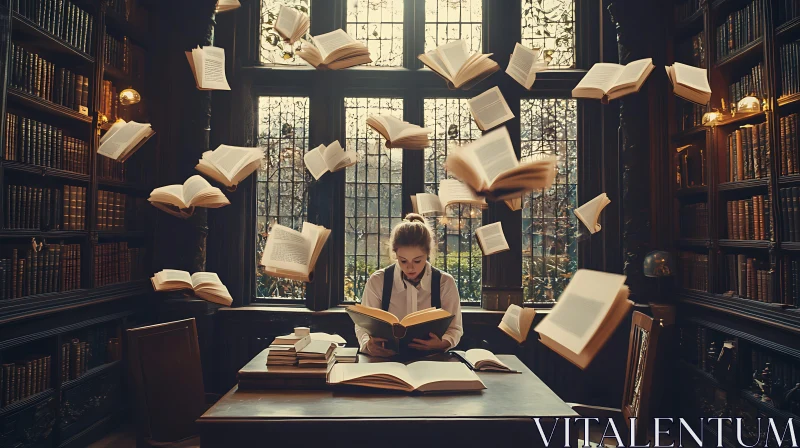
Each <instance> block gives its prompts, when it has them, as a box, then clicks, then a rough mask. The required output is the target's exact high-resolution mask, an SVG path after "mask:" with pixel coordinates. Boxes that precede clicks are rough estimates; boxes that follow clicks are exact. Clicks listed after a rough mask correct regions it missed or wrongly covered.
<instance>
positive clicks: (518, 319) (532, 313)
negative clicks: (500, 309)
mask: <svg viewBox="0 0 800 448" xmlns="http://www.w3.org/2000/svg"><path fill="white" fill-rule="evenodd" d="M534 317H536V309H535V308H523V307H521V306H519V305H514V304H511V305H509V306H508V308H507V309H506V312H505V313H504V314H503V319H502V320H501V321H500V324H499V325H498V326H497V328H499V329H500V330H501V331H502V332H503V333H505V334H507V335H508V336H510V337H511V338H512V339H514V340H515V341H517V342H518V343H520V344H522V343H523V342H525V341H526V340H527V339H528V333H529V332H530V331H531V325H533V318H534Z"/></svg>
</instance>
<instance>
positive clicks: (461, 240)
mask: <svg viewBox="0 0 800 448" xmlns="http://www.w3.org/2000/svg"><path fill="white" fill-rule="evenodd" d="M424 109H425V117H424V123H425V126H426V127H428V128H430V129H432V130H433V133H432V134H431V144H432V145H431V146H430V147H428V148H426V149H425V168H424V169H425V192H426V193H435V194H438V192H439V182H440V181H441V180H442V179H446V178H447V172H446V171H445V168H444V166H445V165H444V162H445V160H446V159H447V153H448V151H453V150H456V149H457V148H458V147H459V146H462V145H465V144H467V143H469V142H471V141H472V140H475V139H477V138H478V137H480V136H481V130H480V129H478V126H477V125H476V124H475V122H474V121H473V119H472V115H471V114H470V111H469V106H468V105H467V100H466V99H464V98H426V99H425V103H424ZM429 223H430V224H431V227H432V228H433V230H434V233H435V235H436V243H437V251H436V254H435V258H434V260H433V265H434V266H436V267H437V268H440V269H443V270H445V271H446V272H448V273H449V274H450V275H452V276H453V278H454V279H455V281H456V285H457V286H458V292H459V295H460V296H461V300H462V301H480V299H481V268H482V253H481V249H480V247H479V246H478V243H477V241H476V240H475V238H474V235H475V229H477V228H478V227H480V226H481V223H482V213H481V210H480V208H478V207H474V206H468V205H452V206H450V207H448V208H447V210H446V214H445V216H443V217H441V218H438V219H433V220H429Z"/></svg>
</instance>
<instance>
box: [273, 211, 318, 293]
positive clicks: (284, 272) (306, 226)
mask: <svg viewBox="0 0 800 448" xmlns="http://www.w3.org/2000/svg"><path fill="white" fill-rule="evenodd" d="M330 234H331V231H330V230H329V229H326V228H325V227H322V226H318V225H315V224H311V223H308V222H304V223H303V231H302V232H298V231H297V230H294V229H292V228H289V227H286V226H282V225H280V224H275V225H273V226H272V228H271V229H270V231H269V235H268V236H267V244H266V246H265V247H264V253H263V254H262V256H261V264H262V265H263V266H264V272H266V273H267V274H268V275H271V276H273V277H280V278H287V279H290V280H295V281H300V282H310V281H311V274H312V272H313V271H314V265H316V263H317V258H319V253H320V252H321V251H322V247H323V246H324V245H325V241H327V240H328V236H330Z"/></svg>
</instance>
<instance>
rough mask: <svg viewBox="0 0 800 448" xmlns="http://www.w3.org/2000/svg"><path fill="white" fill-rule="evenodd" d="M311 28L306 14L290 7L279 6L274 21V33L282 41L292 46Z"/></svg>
mask: <svg viewBox="0 0 800 448" xmlns="http://www.w3.org/2000/svg"><path fill="white" fill-rule="evenodd" d="M310 26H311V21H310V20H309V19H308V14H306V13H304V12H303V11H300V10H298V9H295V8H292V7H290V6H286V5H281V9H280V10H278V17H277V18H276V19H275V28H274V29H275V32H276V33H278V35H279V36H281V38H283V40H285V41H286V42H288V43H290V44H293V43H295V42H297V41H298V40H299V39H300V38H301V37H303V36H304V35H305V34H306V33H307V32H308V28H309V27H310Z"/></svg>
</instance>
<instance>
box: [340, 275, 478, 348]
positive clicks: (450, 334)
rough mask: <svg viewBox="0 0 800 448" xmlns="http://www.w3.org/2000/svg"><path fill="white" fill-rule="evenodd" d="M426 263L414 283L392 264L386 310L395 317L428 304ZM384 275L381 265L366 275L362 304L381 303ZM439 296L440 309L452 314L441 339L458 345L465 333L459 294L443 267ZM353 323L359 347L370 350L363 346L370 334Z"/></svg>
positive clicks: (374, 304)
mask: <svg viewBox="0 0 800 448" xmlns="http://www.w3.org/2000/svg"><path fill="white" fill-rule="evenodd" d="M426 264H427V266H425V273H424V274H423V277H422V281H420V282H419V285H418V286H416V287H415V286H414V285H412V284H411V283H408V282H406V281H405V280H403V275H402V273H403V270H402V269H401V268H400V265H395V268H394V284H393V286H392V299H391V301H390V302H389V312H390V313H392V314H394V315H395V316H397V318H398V319H402V318H403V317H405V316H406V315H408V314H410V313H413V312H414V311H417V310H424V309H425V308H430V307H431V265H430V263H428V262H426ZM383 276H384V270H383V269H380V270H378V271H376V272H375V273H374V274H372V275H371V276H370V277H369V280H367V285H366V286H365V287H364V296H363V297H362V298H361V304H362V305H364V306H370V307H373V308H380V307H381V299H382V295H383ZM441 300H442V309H445V310H447V311H448V312H449V313H450V314H452V315H453V316H455V318H454V319H453V320H452V321H451V322H450V327H449V328H448V329H447V332H446V333H445V334H444V335H443V336H442V339H443V340H445V341H447V342H449V343H450V348H453V347H455V346H456V345H458V341H459V340H461V335H462V334H464V328H463V326H462V324H461V298H460V297H459V295H458V288H457V287H456V281H455V280H454V279H453V276H452V275H450V274H448V273H447V272H444V271H442V284H441ZM355 327H356V337H357V338H358V342H359V345H360V346H361V351H362V352H364V353H369V352H368V351H367V350H366V346H367V342H368V341H369V335H368V334H367V332H366V331H364V329H363V328H361V327H359V326H358V325H356V326H355Z"/></svg>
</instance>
